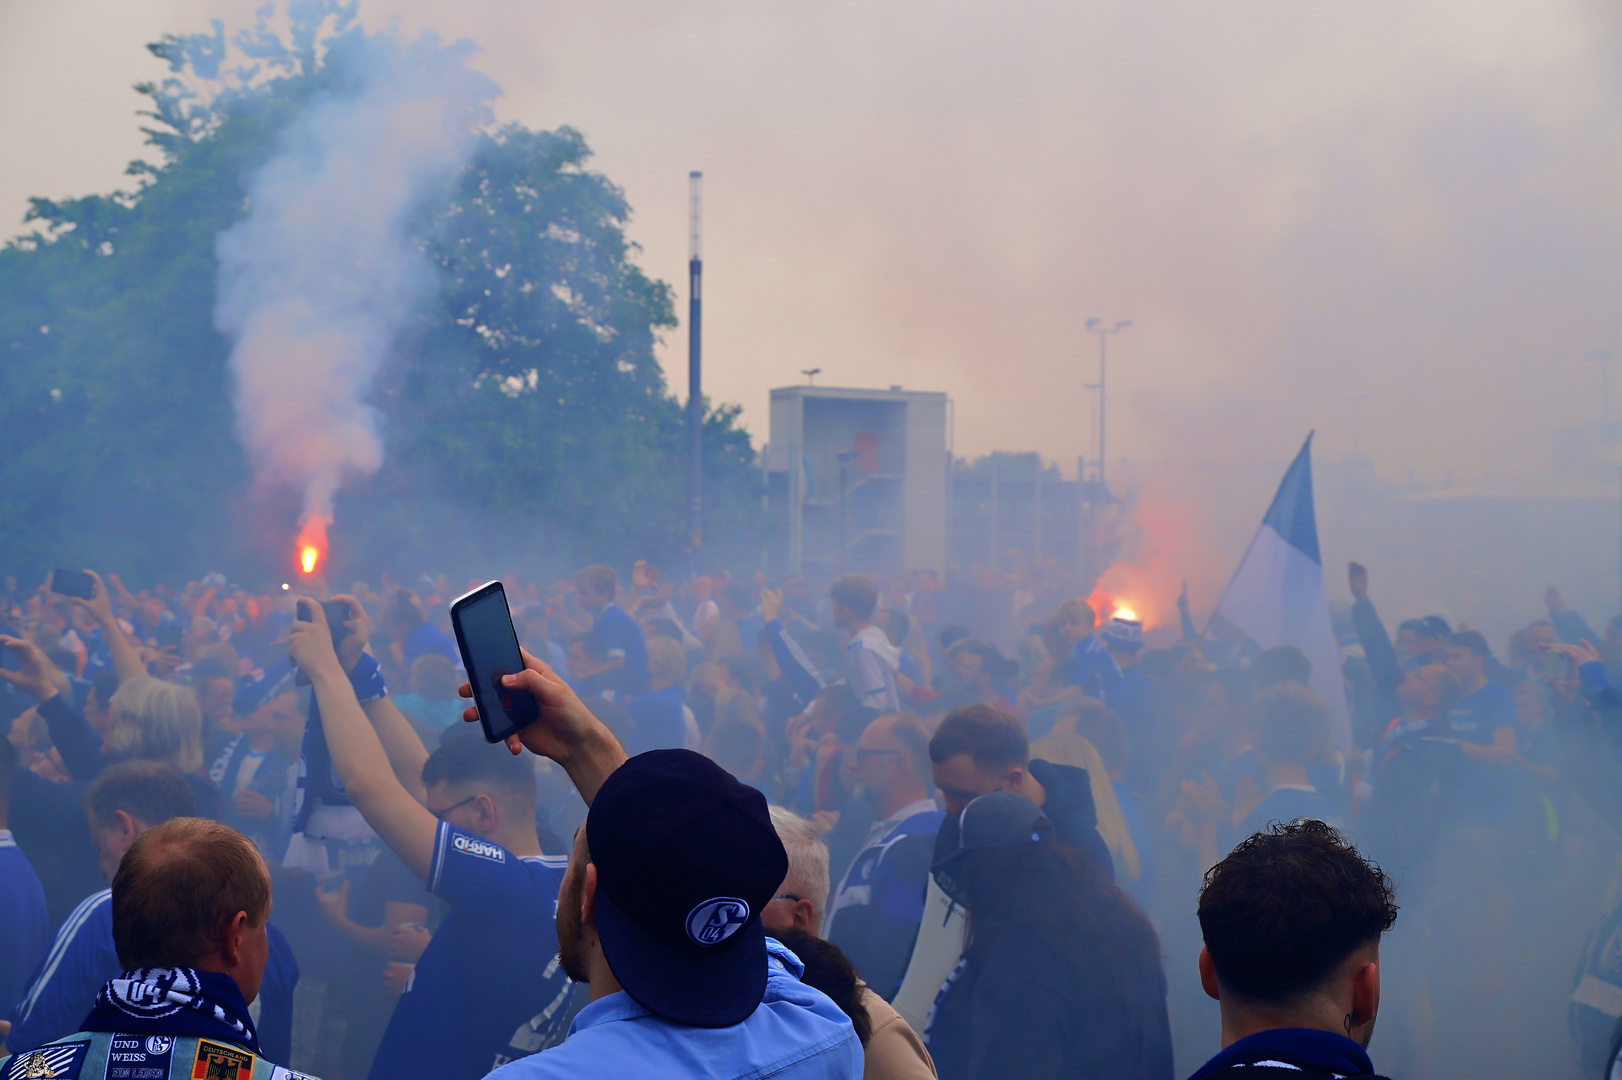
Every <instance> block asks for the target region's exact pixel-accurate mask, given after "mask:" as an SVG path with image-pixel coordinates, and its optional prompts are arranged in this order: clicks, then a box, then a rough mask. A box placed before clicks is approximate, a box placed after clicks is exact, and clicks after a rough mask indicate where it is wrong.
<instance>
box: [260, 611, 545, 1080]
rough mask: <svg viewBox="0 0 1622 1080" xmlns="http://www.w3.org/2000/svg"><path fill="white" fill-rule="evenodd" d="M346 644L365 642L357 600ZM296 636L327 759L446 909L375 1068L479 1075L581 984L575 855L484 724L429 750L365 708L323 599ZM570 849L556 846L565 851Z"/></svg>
mask: <svg viewBox="0 0 1622 1080" xmlns="http://www.w3.org/2000/svg"><path fill="white" fill-rule="evenodd" d="M337 599H340V600H342V601H344V602H345V603H347V604H349V605H350V606H351V611H353V612H356V616H355V618H352V619H350V620H348V623H347V625H348V626H349V627H350V640H351V641H353V640H354V638H355V637H356V636H357V635H359V636H360V637H361V638H362V639H363V640H362V644H364V636H365V625H364V622H363V621H362V620H361V616H360V614H359V613H358V609H359V606H360V605H359V604H358V603H357V602H355V601H354V600H352V599H350V598H348V597H339V598H337ZM300 614H301V615H308V616H309V617H310V618H309V621H305V620H302V619H301V620H298V621H295V622H294V623H293V624H292V627H291V629H290V631H289V634H288V649H289V652H290V654H291V656H292V658H293V662H294V663H295V664H296V665H297V666H298V669H299V671H300V672H301V673H303V674H304V675H305V676H306V677H308V678H309V680H310V683H311V686H312V689H313V690H314V692H315V698H316V702H317V703H318V705H319V707H320V712H321V719H322V725H323V728H324V731H325V735H326V746H327V751H328V753H329V754H330V755H331V760H332V765H333V767H334V769H335V771H336V772H337V774H338V776H339V777H340V778H341V779H342V782H343V786H344V789H345V791H346V792H347V793H348V797H349V800H350V802H351V803H352V804H353V805H354V806H355V808H356V809H358V810H359V811H360V813H361V816H362V817H364V818H365V819H366V822H367V824H369V825H370V826H371V827H372V828H373V829H374V830H376V832H377V834H378V835H379V836H380V837H381V838H382V839H383V842H384V843H386V844H388V846H389V847H390V848H392V849H393V851H394V853H395V854H396V855H398V856H399V857H400V859H401V860H402V861H403V862H404V863H405V864H406V866H407V867H409V868H410V869H411V871H412V872H413V873H415V874H416V875H417V876H418V877H420V878H421V879H422V880H423V881H424V882H425V883H426V884H427V886H428V889H429V891H430V892H432V893H433V894H434V895H436V896H438V897H440V899H442V900H444V901H445V902H446V904H447V905H448V906H449V910H448V912H447V914H446V915H445V918H444V921H443V922H442V923H441V924H440V927H439V930H438V932H437V933H435V934H434V936H433V938H432V939H431V940H430V942H429V944H428V947H427V949H426V950H425V951H424V952H423V954H422V957H421V959H419V960H418V961H417V967H416V972H415V974H414V976H413V977H412V980H411V982H410V985H409V986H408V987H407V989H406V991H405V993H404V994H402V995H401V997H400V1001H399V1004H398V1005H396V1006H395V1010H394V1015H393V1017H392V1018H391V1019H390V1021H389V1025H388V1028H387V1030H386V1031H385V1032H384V1035H383V1040H382V1042H381V1044H380V1045H379V1046H378V1050H377V1056H376V1058H375V1059H374V1060H373V1063H372V1069H371V1073H370V1075H371V1076H372V1077H375V1078H378V1080H385V1078H388V1080H393V1078H396V1077H402V1076H433V1077H435V1078H437V1080H473V1078H474V1077H480V1076H483V1075H485V1074H486V1073H488V1072H489V1071H490V1070H491V1069H493V1068H495V1067H496V1066H498V1065H501V1064H503V1063H504V1062H507V1061H510V1060H512V1059H513V1058H516V1057H521V1056H523V1055H524V1054H528V1053H533V1052H534V1051H536V1050H540V1049H543V1048H544V1047H546V1046H549V1045H552V1044H554V1043H556V1042H558V1041H560V1040H561V1039H562V1037H563V1035H564V1032H565V1031H566V1030H567V1022H568V1017H569V1016H570V1015H571V1008H570V1006H571V1000H572V996H573V993H574V989H575V988H574V987H573V986H572V985H571V984H570V983H569V981H568V978H567V976H565V975H564V973H563V971H562V969H561V967H560V965H559V962H558V958H557V949H558V943H557V935H556V933H555V931H554V930H553V928H552V926H551V924H550V922H542V921H536V920H534V919H533V918H531V917H530V916H531V913H533V912H537V911H543V912H550V911H551V910H552V907H553V905H554V903H555V902H556V899H557V895H558V886H559V884H560V883H561V881H562V879H563V871H564V867H565V865H566V860H565V859H564V858H561V857H547V856H546V855H545V854H544V853H543V852H542V850H541V845H540V841H539V839H538V837H537V835H536V830H535V801H536V792H535V774H534V772H533V771H532V770H531V768H530V767H529V765H528V764H527V763H526V762H523V761H520V760H515V759H514V758H513V757H511V756H510V755H508V754H506V753H503V752H502V751H500V750H498V749H496V748H495V747H492V746H489V745H486V744H485V743H484V741H483V740H481V739H480V738H479V737H478V735H477V733H476V732H472V731H469V732H467V733H466V734H460V733H458V734H447V735H446V736H445V739H444V741H443V742H442V743H441V745H440V747H439V749H437V750H436V751H434V753H433V755H432V756H430V755H429V754H428V752H427V751H426V749H425V748H424V747H423V744H422V740H421V739H419V738H418V736H417V734H416V732H415V731H414V730H413V729H412V727H411V725H410V722H409V721H407V720H406V719H405V717H404V716H403V715H401V714H400V713H399V711H398V710H395V709H388V710H378V709H372V710H370V713H368V711H365V710H363V709H362V707H361V705H360V702H359V700H358V699H357V697H356V694H355V690H354V688H353V686H352V685H351V677H350V675H349V674H347V673H346V672H345V669H344V665H343V664H342V663H341V662H340V660H339V658H338V655H337V652H336V651H335V650H334V648H333V643H332V632H331V630H330V629H329V628H328V624H327V620H326V616H325V613H324V612H323V611H322V610H321V605H319V604H316V603H313V602H309V601H306V602H305V605H304V607H303V609H302V610H301V611H300ZM559 854H561V853H559Z"/></svg>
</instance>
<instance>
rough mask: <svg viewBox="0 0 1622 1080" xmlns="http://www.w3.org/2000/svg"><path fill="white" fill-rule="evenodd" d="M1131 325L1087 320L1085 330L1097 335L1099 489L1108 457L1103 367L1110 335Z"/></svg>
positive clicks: (1106, 358)
mask: <svg viewBox="0 0 1622 1080" xmlns="http://www.w3.org/2000/svg"><path fill="white" fill-rule="evenodd" d="M1131 325H1132V320H1131V319H1122V320H1121V321H1120V322H1117V323H1116V324H1115V325H1114V326H1105V325H1104V320H1103V319H1088V320H1087V330H1088V332H1089V333H1093V334H1097V335H1098V485H1099V487H1103V486H1104V483H1105V480H1104V468H1105V462H1106V461H1107V460H1108V456H1107V454H1106V453H1105V451H1106V449H1107V443H1106V442H1105V441H1104V439H1105V431H1104V419H1105V400H1104V394H1105V366H1106V364H1107V363H1108V344H1109V336H1110V335H1111V334H1119V333H1120V332H1121V331H1122V330H1125V329H1126V328H1127V327H1129V326H1131Z"/></svg>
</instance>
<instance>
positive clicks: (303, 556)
mask: <svg viewBox="0 0 1622 1080" xmlns="http://www.w3.org/2000/svg"><path fill="white" fill-rule="evenodd" d="M295 543H296V545H297V547H298V564H299V569H300V570H301V571H303V572H304V573H305V574H313V573H315V572H316V570H317V569H318V568H319V567H320V565H321V562H322V560H323V559H325V558H326V557H327V523H326V522H325V521H324V520H322V519H321V518H311V519H309V520H308V521H306V522H305V523H304V527H303V528H301V529H300V530H299V534H298V540H297V541H295Z"/></svg>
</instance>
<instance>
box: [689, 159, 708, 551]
mask: <svg viewBox="0 0 1622 1080" xmlns="http://www.w3.org/2000/svg"><path fill="white" fill-rule="evenodd" d="M687 181H688V198H689V201H690V203H691V226H692V227H691V230H690V232H691V244H690V247H689V250H688V258H687V296H688V299H687V546H688V547H689V548H691V549H692V550H694V551H697V550H698V549H699V548H701V547H703V546H704V362H703V348H702V334H701V327H702V320H701V308H702V305H703V284H704V258H703V250H702V249H701V247H700V246H699V222H700V211H701V199H702V196H703V184H704V174H703V173H701V172H692V173H689V174H688V175H687Z"/></svg>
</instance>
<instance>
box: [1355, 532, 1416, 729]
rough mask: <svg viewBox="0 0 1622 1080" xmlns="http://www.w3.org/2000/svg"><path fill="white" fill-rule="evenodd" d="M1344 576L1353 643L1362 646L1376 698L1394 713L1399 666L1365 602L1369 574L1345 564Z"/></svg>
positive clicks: (1399, 682)
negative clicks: (1348, 592)
mask: <svg viewBox="0 0 1622 1080" xmlns="http://www.w3.org/2000/svg"><path fill="white" fill-rule="evenodd" d="M1346 577H1347V583H1348V585H1349V586H1350V587H1351V590H1352V627H1353V629H1355V630H1356V631H1357V640H1358V642H1359V643H1360V644H1362V646H1363V656H1364V657H1365V658H1366V659H1367V660H1368V662H1369V671H1370V672H1372V673H1373V675H1374V684H1375V685H1376V686H1377V687H1379V689H1380V696H1381V697H1383V698H1384V699H1385V703H1386V707H1387V708H1388V709H1392V710H1394V709H1395V708H1396V704H1397V687H1398V686H1401V685H1402V666H1401V665H1400V664H1398V663H1397V650H1396V649H1394V648H1392V645H1391V635H1389V634H1387V633H1386V630H1385V624H1384V623H1382V622H1381V621H1380V613H1379V612H1377V611H1375V610H1374V604H1373V602H1372V601H1370V600H1369V572H1368V570H1367V569H1366V568H1365V567H1364V566H1363V565H1362V564H1361V563H1355V562H1354V563H1348V564H1347V566H1346ZM1383 722H1384V721H1383V720H1382V723H1383Z"/></svg>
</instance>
